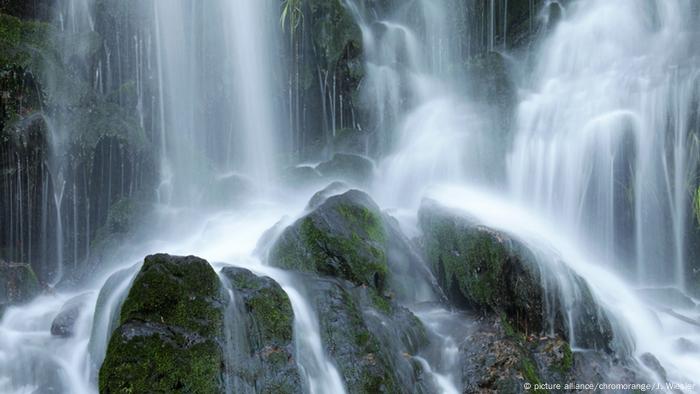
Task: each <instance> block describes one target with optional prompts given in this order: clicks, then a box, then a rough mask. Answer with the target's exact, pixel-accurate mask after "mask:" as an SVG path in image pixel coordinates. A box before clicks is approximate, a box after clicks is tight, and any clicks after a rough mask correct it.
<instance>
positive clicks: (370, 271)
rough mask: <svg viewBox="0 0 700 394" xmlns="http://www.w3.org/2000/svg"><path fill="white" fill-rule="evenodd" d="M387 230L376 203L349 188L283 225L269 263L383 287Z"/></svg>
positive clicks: (385, 271) (385, 276)
mask: <svg viewBox="0 0 700 394" xmlns="http://www.w3.org/2000/svg"><path fill="white" fill-rule="evenodd" d="M385 242H386V232H385V230H384V227H383V224H382V219H381V213H380V212H379V207H377V206H376V204H374V202H373V201H372V200H371V199H370V198H369V196H367V195H366V194H365V193H362V192H359V191H357V190H351V191H348V192H346V193H344V194H341V195H339V196H333V197H330V198H328V199H327V200H326V201H325V202H324V203H323V204H321V206H319V207H318V208H317V209H315V210H314V211H312V212H311V213H309V214H308V215H306V216H304V217H302V218H301V219H299V220H297V221H296V222H295V223H294V224H293V225H292V226H290V227H288V228H287V229H285V230H284V231H283V232H282V234H281V235H280V237H279V239H278V240H277V242H276V243H275V244H274V245H273V247H272V250H271V251H270V256H269V261H270V263H271V264H272V265H275V266H278V267H281V268H287V269H293V270H298V271H305V272H313V273H318V274H321V275H327V276H334V277H338V278H342V279H346V280H348V281H350V282H352V283H355V284H357V285H366V286H370V287H372V288H374V289H376V290H377V291H379V292H382V291H383V290H384V287H385V284H386V280H387V273H388V270H389V269H388V266H387V256H386V253H385V250H384V244H385Z"/></svg>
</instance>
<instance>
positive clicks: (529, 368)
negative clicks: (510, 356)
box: [520, 357, 548, 393]
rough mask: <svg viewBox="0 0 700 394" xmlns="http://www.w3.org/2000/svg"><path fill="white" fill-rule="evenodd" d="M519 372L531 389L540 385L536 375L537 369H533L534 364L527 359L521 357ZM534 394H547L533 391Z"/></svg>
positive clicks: (545, 391)
mask: <svg viewBox="0 0 700 394" xmlns="http://www.w3.org/2000/svg"><path fill="white" fill-rule="evenodd" d="M520 372H521V373H522V374H523V378H525V380H527V381H528V382H530V383H531V384H532V385H533V387H534V386H535V385H536V384H539V383H541V381H540V377H539V375H538V374H537V368H536V367H535V364H534V363H533V362H532V361H531V360H530V359H529V358H528V357H523V359H522V360H521V362H520ZM533 392H535V393H548V391H547V390H541V389H537V390H533Z"/></svg>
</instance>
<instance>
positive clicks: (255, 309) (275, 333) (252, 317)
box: [221, 267, 302, 393]
mask: <svg viewBox="0 0 700 394" xmlns="http://www.w3.org/2000/svg"><path fill="white" fill-rule="evenodd" d="M221 273H222V275H223V276H224V278H226V279H227V280H228V282H229V284H230V287H231V290H232V291H233V293H234V296H233V298H234V299H233V300H232V302H234V303H236V306H240V308H229V309H228V310H227V311H228V313H231V311H235V315H233V316H227V319H230V321H231V325H232V326H233V327H231V328H229V329H230V330H234V331H235V330H237V329H239V330H241V331H242V332H244V333H245V336H244V337H245V339H246V340H245V341H241V342H244V343H240V342H237V343H235V344H234V343H232V344H231V347H232V348H231V351H232V352H234V353H236V354H235V356H232V357H230V359H232V360H230V362H231V363H232V364H233V365H231V366H230V368H229V370H228V371H227V374H229V375H233V376H230V378H231V380H232V381H235V380H236V379H240V380H242V381H245V382H246V384H247V385H248V387H253V388H255V391H256V392H258V393H299V392H301V391H302V385H301V377H300V375H299V369H298V367H297V363H296V360H295V357H294V344H293V329H294V311H293V310H292V304H291V302H290V301H289V297H288V296H287V294H286V293H285V292H284V290H282V288H281V287H280V286H279V284H277V282H275V281H274V280H273V279H271V278H268V277H266V276H257V275H255V274H253V273H252V272H250V271H248V270H246V269H243V268H237V267H226V268H224V269H223V270H222V271H221ZM228 334H229V335H230V338H234V336H235V335H236V333H235V332H231V333H228ZM238 334H239V335H240V333H238ZM231 342H236V341H235V340H233V339H232V340H231ZM234 345H237V346H234ZM242 347H245V348H242Z"/></svg>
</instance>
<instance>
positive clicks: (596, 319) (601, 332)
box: [419, 200, 623, 351]
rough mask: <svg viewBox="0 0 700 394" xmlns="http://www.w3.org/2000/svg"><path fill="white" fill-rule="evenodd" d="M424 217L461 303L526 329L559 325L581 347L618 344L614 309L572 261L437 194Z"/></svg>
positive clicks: (436, 256) (431, 255) (431, 251)
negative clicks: (604, 306) (545, 253)
mask: <svg viewBox="0 0 700 394" xmlns="http://www.w3.org/2000/svg"><path fill="white" fill-rule="evenodd" d="M419 222H420V227H421V229H422V231H423V242H424V247H425V253H426V255H427V259H428V261H429V263H430V265H431V267H432V270H433V273H434V274H435V276H436V277H437V280H438V282H439V283H440V286H441V287H442V288H443V289H444V290H445V293H446V295H447V297H448V298H449V299H450V300H451V301H452V302H453V303H454V304H456V305H458V306H460V307H466V308H475V309H478V310H480V311H482V312H485V313H494V312H495V313H497V314H499V315H502V316H505V318H506V319H507V320H508V321H509V322H510V323H511V324H512V325H513V326H514V328H515V329H516V330H518V331H520V332H523V333H527V334H542V333H545V332H551V331H555V332H557V333H559V334H561V335H562V336H563V337H564V338H566V339H567V340H569V341H576V343H577V345H578V346H580V347H590V348H594V349H604V350H608V351H610V350H611V342H612V341H613V339H614V338H613V331H612V326H611V324H610V321H609V319H608V317H607V315H606V314H605V313H604V311H602V310H601V308H600V307H599V306H598V304H597V303H596V301H595V298H594V296H593V294H592V293H591V290H590V288H589V287H588V285H587V283H586V282H585V280H584V279H583V278H581V277H580V276H579V275H577V274H576V273H575V272H573V271H572V270H571V269H570V268H568V267H567V266H566V265H565V264H564V263H562V262H560V261H549V260H547V261H546V262H545V261H541V260H540V257H539V255H538V254H536V253H535V252H534V251H533V250H531V249H530V247H528V246H527V245H525V244H524V243H522V242H521V241H519V240H518V239H516V238H514V237H513V236H511V235H509V234H507V233H505V232H502V231H497V230H493V229H490V228H488V227H485V226H482V225H480V224H479V223H478V222H477V221H475V220H474V219H472V218H470V217H468V216H466V215H464V214H462V213H459V212H455V211H453V210H450V209H448V208H445V207H443V206H441V205H439V204H438V203H437V202H435V201H430V200H426V201H424V202H423V204H422V206H421V208H420V211H419ZM564 287H566V289H565V288H564ZM572 294H574V295H573V296H571V295H572ZM570 328H571V329H570ZM572 334H573V335H572ZM620 340H621V341H622V340H623V338H620Z"/></svg>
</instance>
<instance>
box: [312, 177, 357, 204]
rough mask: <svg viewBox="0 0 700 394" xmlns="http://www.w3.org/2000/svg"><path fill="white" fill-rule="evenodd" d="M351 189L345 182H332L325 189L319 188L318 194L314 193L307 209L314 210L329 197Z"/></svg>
mask: <svg viewBox="0 0 700 394" xmlns="http://www.w3.org/2000/svg"><path fill="white" fill-rule="evenodd" d="M349 189H350V186H348V185H347V184H346V183H345V182H339V181H335V182H332V183H331V184H329V185H328V186H326V187H325V188H323V190H319V191H318V192H316V194H314V195H313V196H312V197H311V199H310V200H309V203H308V204H307V205H306V209H307V210H308V211H312V210H314V209H316V208H318V207H319V206H320V205H321V204H323V202H324V201H326V200H327V199H328V197H332V196H335V195H337V194H341V193H344V192H346V191H348V190H349Z"/></svg>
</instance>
